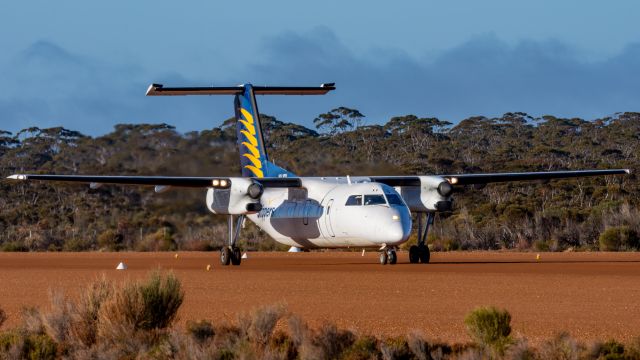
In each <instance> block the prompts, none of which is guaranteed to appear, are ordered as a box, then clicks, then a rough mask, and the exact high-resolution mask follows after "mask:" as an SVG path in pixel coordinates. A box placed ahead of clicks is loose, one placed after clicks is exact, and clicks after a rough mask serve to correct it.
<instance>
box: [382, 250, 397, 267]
mask: <svg viewBox="0 0 640 360" xmlns="http://www.w3.org/2000/svg"><path fill="white" fill-rule="evenodd" d="M397 262H398V255H396V250H395V249H394V248H386V249H383V250H382V251H381V252H380V264H381V265H386V264H387V263H389V264H390V265H394V264H395V263H397Z"/></svg>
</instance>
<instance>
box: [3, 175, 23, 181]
mask: <svg viewBox="0 0 640 360" xmlns="http://www.w3.org/2000/svg"><path fill="white" fill-rule="evenodd" d="M7 179H9V180H27V175H22V174H13V175H9V176H7Z"/></svg>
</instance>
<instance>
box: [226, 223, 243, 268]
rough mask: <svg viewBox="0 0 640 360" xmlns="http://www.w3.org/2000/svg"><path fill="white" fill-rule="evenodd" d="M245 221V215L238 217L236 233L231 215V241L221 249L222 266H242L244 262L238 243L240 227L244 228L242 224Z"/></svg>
mask: <svg viewBox="0 0 640 360" xmlns="http://www.w3.org/2000/svg"><path fill="white" fill-rule="evenodd" d="M243 221H244V215H240V216H238V219H237V220H236V228H235V231H234V229H233V215H229V221H228V226H229V240H228V244H227V245H226V246H224V247H223V248H222V249H220V263H221V264H222V265H225V266H226V265H229V264H232V265H240V262H241V261H242V253H241V252H240V248H239V247H237V246H236V243H237V241H238V236H239V235H240V227H241V226H242V222H243Z"/></svg>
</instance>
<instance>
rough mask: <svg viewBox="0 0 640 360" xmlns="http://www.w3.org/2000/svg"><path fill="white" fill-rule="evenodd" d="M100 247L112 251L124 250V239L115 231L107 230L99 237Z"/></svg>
mask: <svg viewBox="0 0 640 360" xmlns="http://www.w3.org/2000/svg"><path fill="white" fill-rule="evenodd" d="M98 246H100V248H103V249H107V250H110V251H119V250H123V249H124V237H123V236H122V234H119V233H118V232H117V231H115V230H113V229H108V230H105V231H104V232H103V233H102V234H100V235H98Z"/></svg>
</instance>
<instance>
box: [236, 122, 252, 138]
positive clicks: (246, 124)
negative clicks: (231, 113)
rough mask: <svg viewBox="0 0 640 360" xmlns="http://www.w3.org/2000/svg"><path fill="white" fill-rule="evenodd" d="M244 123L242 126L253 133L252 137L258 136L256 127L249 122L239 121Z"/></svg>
mask: <svg viewBox="0 0 640 360" xmlns="http://www.w3.org/2000/svg"><path fill="white" fill-rule="evenodd" d="M238 121H240V122H241V123H242V125H244V127H245V128H246V129H247V130H249V132H250V133H251V135H255V134H256V128H255V126H253V125H251V123H249V122H248V121H244V120H242V119H240V120H238Z"/></svg>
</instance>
